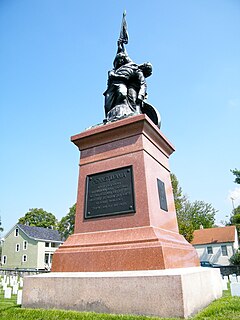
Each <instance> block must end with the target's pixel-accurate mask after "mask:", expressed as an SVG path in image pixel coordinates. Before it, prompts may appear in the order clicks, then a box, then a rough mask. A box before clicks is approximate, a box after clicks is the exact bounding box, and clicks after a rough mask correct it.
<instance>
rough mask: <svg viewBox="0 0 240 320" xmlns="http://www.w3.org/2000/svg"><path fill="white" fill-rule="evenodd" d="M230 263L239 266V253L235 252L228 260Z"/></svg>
mask: <svg viewBox="0 0 240 320" xmlns="http://www.w3.org/2000/svg"><path fill="white" fill-rule="evenodd" d="M229 261H230V263H231V264H233V265H234V266H239V265H240V252H239V251H237V252H236V253H235V254H234V255H233V256H231V258H230V259H229Z"/></svg>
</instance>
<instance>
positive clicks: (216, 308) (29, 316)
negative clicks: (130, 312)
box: [0, 290, 240, 320]
mask: <svg viewBox="0 0 240 320" xmlns="http://www.w3.org/2000/svg"><path fill="white" fill-rule="evenodd" d="M0 319H1V320H161V319H162V318H156V317H145V316H124V315H111V314H110V315H109V314H97V313H91V312H76V311H63V310H42V309H36V310H34V309H23V308H21V307H19V306H17V305H16V296H13V298H12V299H4V298H3V293H2V292H0ZM190 319H191V320H237V319H238V320H239V319H240V297H231V295H230V291H229V290H228V291H224V295H223V297H222V298H221V299H218V300H216V301H214V302H213V303H211V304H210V305H209V306H208V307H207V308H205V309H204V310H202V311H201V312H199V313H198V314H197V315H196V316H194V317H192V318H190ZM165 320H166V318H165ZM168 320H169V319H168ZM171 320H173V318H171Z"/></svg>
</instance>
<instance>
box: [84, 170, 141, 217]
mask: <svg viewBox="0 0 240 320" xmlns="http://www.w3.org/2000/svg"><path fill="white" fill-rule="evenodd" d="M132 170H133V169H132V166H129V167H125V168H120V169H115V170H111V171H104V172H101V173H96V174H92V175H89V176H87V178H86V193H85V210H84V211H85V212H84V217H85V219H89V218H98V217H103V216H111V215H118V214H125V213H133V212H135V199H134V187H133V172H132Z"/></svg>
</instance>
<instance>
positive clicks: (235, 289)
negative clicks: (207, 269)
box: [222, 274, 240, 297]
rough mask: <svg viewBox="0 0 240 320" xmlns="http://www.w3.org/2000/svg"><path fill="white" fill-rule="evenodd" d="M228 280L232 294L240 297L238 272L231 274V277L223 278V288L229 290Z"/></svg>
mask: <svg viewBox="0 0 240 320" xmlns="http://www.w3.org/2000/svg"><path fill="white" fill-rule="evenodd" d="M228 281H230V291H231V295H232V296H238V297H240V276H237V275H236V274H230V275H229V277H228V276H224V277H223V279H222V289H223V290H228V287H227V284H228Z"/></svg>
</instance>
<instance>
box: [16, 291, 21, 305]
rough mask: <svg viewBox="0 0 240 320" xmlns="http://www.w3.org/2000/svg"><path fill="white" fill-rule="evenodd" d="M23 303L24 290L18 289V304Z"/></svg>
mask: <svg viewBox="0 0 240 320" xmlns="http://www.w3.org/2000/svg"><path fill="white" fill-rule="evenodd" d="M20 304H22V290H18V293H17V305H20Z"/></svg>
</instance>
